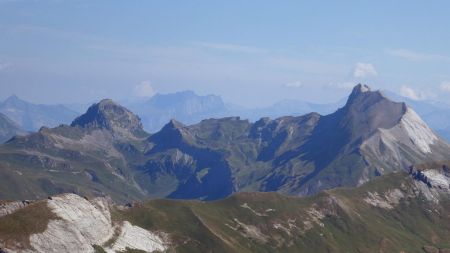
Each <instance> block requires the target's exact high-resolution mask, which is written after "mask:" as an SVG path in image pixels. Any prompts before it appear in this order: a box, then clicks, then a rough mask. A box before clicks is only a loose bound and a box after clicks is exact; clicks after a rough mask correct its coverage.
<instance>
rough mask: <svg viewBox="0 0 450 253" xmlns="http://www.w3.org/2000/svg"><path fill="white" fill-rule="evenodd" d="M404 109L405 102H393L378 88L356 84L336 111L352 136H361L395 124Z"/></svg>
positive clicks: (403, 112)
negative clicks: (341, 106) (373, 89)
mask: <svg viewBox="0 0 450 253" xmlns="http://www.w3.org/2000/svg"><path fill="white" fill-rule="evenodd" d="M406 111H407V106H406V104H405V103H397V102H393V101H391V100H389V99H388V98H386V97H385V96H384V95H383V94H382V93H381V92H380V91H379V90H377V91H372V90H371V89H370V87H369V86H367V85H362V84H358V85H356V86H355V87H354V88H353V91H352V93H351V94H350V96H349V98H348V100H347V103H346V104H345V106H344V107H343V108H341V109H340V110H339V111H338V112H339V114H340V116H341V124H342V125H343V126H345V127H349V128H350V130H351V132H352V134H353V135H354V136H355V135H357V136H358V135H359V136H361V135H370V134H371V133H372V132H373V131H375V130H377V129H379V128H391V127H393V126H395V125H396V124H398V123H399V121H400V119H401V118H402V117H403V115H404V114H405V113H406Z"/></svg>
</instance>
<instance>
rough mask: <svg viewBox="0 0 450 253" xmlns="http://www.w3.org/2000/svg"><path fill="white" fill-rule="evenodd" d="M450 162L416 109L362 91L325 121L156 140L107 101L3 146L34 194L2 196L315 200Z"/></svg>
mask: <svg viewBox="0 0 450 253" xmlns="http://www.w3.org/2000/svg"><path fill="white" fill-rule="evenodd" d="M449 154H450V146H449V144H447V143H446V142H445V141H443V140H441V139H440V138H439V137H438V136H437V135H435V134H434V132H433V131H432V130H431V129H429V127H427V126H426V124H425V123H424V122H423V121H422V120H421V119H420V117H419V116H417V114H415V113H414V111H413V110H412V109H410V108H409V107H407V106H406V105H405V104H404V103H396V102H392V101H390V100H389V99H388V98H386V97H385V96H383V95H382V94H381V93H380V92H379V91H371V90H370V88H369V87H368V86H364V85H357V86H355V88H354V89H353V91H352V93H351V95H350V96H349V100H348V102H347V103H346V104H345V106H344V107H342V108H340V109H338V110H337V111H336V112H334V113H332V114H329V115H325V116H322V115H320V114H317V113H310V114H306V115H303V116H296V117H294V116H285V117H280V118H276V119H269V118H262V119H260V120H258V121H256V122H254V123H253V122H250V121H248V120H243V119H241V118H239V117H226V118H220V119H205V120H202V121H201V122H199V123H197V124H194V125H184V124H182V123H180V122H178V121H176V120H170V121H169V123H167V124H166V125H165V126H164V127H163V128H162V129H161V130H160V131H159V132H157V133H155V134H147V133H145V131H144V130H143V129H142V124H141V123H140V119H139V117H137V116H136V115H134V114H133V113H131V111H129V110H128V109H126V108H124V107H122V106H120V105H118V104H116V103H114V102H113V101H111V100H102V101H100V102H99V103H97V104H94V105H93V106H91V107H90V108H89V109H88V110H87V112H86V113H85V114H83V115H82V116H80V117H78V118H77V119H75V120H74V121H73V123H72V125H71V126H67V125H62V126H60V127H57V128H53V129H51V128H43V129H41V130H40V131H39V132H38V133H35V134H31V135H28V136H25V137H17V138H14V139H13V140H12V141H10V142H8V143H7V144H5V145H2V146H0V165H2V164H3V166H4V168H6V169H4V170H3V171H0V173H3V175H4V176H5V177H8V178H10V181H13V182H16V184H18V185H27V187H26V188H27V189H26V190H25V189H22V190H21V189H20V188H19V189H18V190H16V191H14V192H11V190H10V189H9V188H8V187H5V189H4V191H0V192H1V194H3V196H0V197H8V196H10V197H13V198H18V197H26V198H38V197H39V196H41V197H42V195H44V196H45V195H50V194H55V193H62V192H75V193H79V194H85V195H105V194H106V195H111V197H112V198H114V199H116V200H119V201H127V200H128V199H145V198H161V197H168V198H177V199H202V200H215V199H220V198H224V197H226V196H228V195H230V194H232V193H234V192H240V191H277V192H280V193H283V194H288V195H313V194H316V193H318V192H320V191H323V190H326V189H330V188H335V187H340V186H358V185H361V184H362V183H364V182H367V181H369V180H371V179H373V178H375V177H377V176H380V175H383V174H386V173H390V172H394V171H402V170H405V169H406V168H408V166H410V165H414V164H417V163H423V162H428V161H433V160H446V159H450V158H449ZM6 164H7V165H6ZM18 172H19V173H21V174H22V175H19V174H18ZM6 185H7V184H6V182H5V186H6ZM117 185H121V187H120V188H118V187H116V186H117ZM16 188H17V187H16ZM28 188H30V189H28ZM12 189H13V188H12ZM31 189H33V190H31Z"/></svg>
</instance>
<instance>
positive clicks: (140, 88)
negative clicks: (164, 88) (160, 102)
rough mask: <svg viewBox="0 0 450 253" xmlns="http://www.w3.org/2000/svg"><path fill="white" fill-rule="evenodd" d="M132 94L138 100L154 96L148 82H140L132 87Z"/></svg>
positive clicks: (153, 91)
mask: <svg viewBox="0 0 450 253" xmlns="http://www.w3.org/2000/svg"><path fill="white" fill-rule="evenodd" d="M133 94H134V95H135V96H136V97H140V98H150V97H153V96H154V95H155V94H156V91H155V89H154V88H153V86H152V84H151V83H150V81H142V82H141V83H140V84H138V85H136V86H135V87H134V90H133Z"/></svg>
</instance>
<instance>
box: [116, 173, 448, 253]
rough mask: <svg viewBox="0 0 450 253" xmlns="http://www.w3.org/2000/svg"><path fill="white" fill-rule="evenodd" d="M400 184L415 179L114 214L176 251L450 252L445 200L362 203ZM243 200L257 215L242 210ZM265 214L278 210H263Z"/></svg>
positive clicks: (166, 204) (157, 203) (163, 203)
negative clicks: (168, 239)
mask: <svg viewBox="0 0 450 253" xmlns="http://www.w3.org/2000/svg"><path fill="white" fill-rule="evenodd" d="M402 182H403V186H404V187H405V188H404V189H403V190H402V191H405V192H406V191H409V190H408V189H411V187H412V181H411V179H409V177H408V176H407V175H406V174H404V173H397V174H391V175H388V176H384V177H382V178H380V179H378V180H375V181H373V182H370V183H368V184H366V185H364V186H362V187H360V188H357V189H337V190H332V191H327V192H324V193H321V194H319V195H316V196H313V197H309V198H294V197H285V196H281V195H278V194H275V193H240V194H237V195H234V196H232V197H230V198H227V199H225V200H221V201H216V202H209V203H205V202H198V201H169V200H154V201H150V202H147V203H145V204H138V205H135V206H134V207H133V208H131V209H128V210H127V211H119V210H116V211H115V215H114V217H115V219H119V220H120V219H127V220H130V222H132V223H134V224H137V225H139V226H142V227H144V228H147V229H151V230H160V231H164V232H168V233H170V234H171V235H172V238H173V240H174V241H175V243H176V244H177V245H178V246H177V248H176V252H401V251H404V252H423V247H424V246H427V245H433V246H434V247H437V248H450V245H449V243H448V238H449V236H450V216H449V214H450V211H449V210H450V203H448V202H442V201H441V202H440V204H439V205H436V206H434V205H432V204H430V202H428V201H425V200H424V198H423V197H422V196H420V195H418V196H416V197H413V198H409V199H407V200H406V199H403V200H401V201H400V203H399V204H398V205H397V206H396V207H395V208H394V209H391V210H387V209H382V208H379V207H373V206H371V205H368V204H367V203H365V202H363V201H362V200H363V199H364V198H365V197H366V196H367V192H369V191H370V192H375V191H376V192H378V193H380V194H382V193H385V192H387V191H389V190H392V189H394V188H398V187H397V186H398V185H400V183H402ZM244 203H247V205H248V206H250V208H252V209H253V210H254V212H253V211H251V210H249V209H248V208H243V207H242V205H243V204H244ZM267 209H275V211H273V212H272V211H271V212H265V210H267ZM311 210H317V211H319V212H321V213H322V214H323V215H324V217H322V218H321V219H320V220H318V221H317V222H314V221H313V220H312V218H311V215H309V214H308V213H311V212H312V211H311ZM255 212H256V213H259V214H260V215H261V214H262V215H264V216H259V215H257V214H255ZM235 219H237V220H238V222H240V223H241V226H239V225H237V222H236V220H235ZM293 220H295V221H294V222H291V224H292V226H293V228H292V229H289V230H290V231H289V232H288V230H286V229H284V230H283V229H276V228H274V224H281V225H282V226H284V227H285V228H289V221H293ZM304 222H306V223H308V222H310V224H312V226H311V227H310V229H305V227H307V225H305V223H304ZM242 224H245V225H249V226H247V228H248V227H250V228H257V229H256V231H257V232H256V233H253V234H251V233H246V231H247V230H246V228H245V225H242ZM252 226H254V227H252ZM294 226H295V227H296V228H294ZM231 227H234V229H232V228H231ZM247 232H248V231H247ZM255 235H256V236H255Z"/></svg>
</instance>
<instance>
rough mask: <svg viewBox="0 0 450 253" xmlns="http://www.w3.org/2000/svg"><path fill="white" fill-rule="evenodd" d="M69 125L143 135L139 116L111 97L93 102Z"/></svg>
mask: <svg viewBox="0 0 450 253" xmlns="http://www.w3.org/2000/svg"><path fill="white" fill-rule="evenodd" d="M71 126H79V127H83V128H101V129H107V130H110V131H113V132H116V133H122V134H126V133H131V134H132V135H135V136H140V135H145V132H144V130H143V127H142V123H141V120H140V119H139V117H138V116H136V115H134V114H133V113H132V112H131V111H129V110H128V109H126V108H125V107H123V106H121V105H118V104H116V103H115V102H114V101H112V100H111V99H104V100H102V101H100V102H99V103H97V104H93V105H92V106H91V107H89V109H88V110H87V112H86V113H85V114H83V115H81V116H79V117H78V118H76V119H75V120H74V121H73V122H72V124H71Z"/></svg>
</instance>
